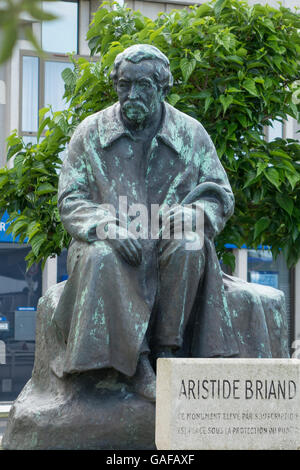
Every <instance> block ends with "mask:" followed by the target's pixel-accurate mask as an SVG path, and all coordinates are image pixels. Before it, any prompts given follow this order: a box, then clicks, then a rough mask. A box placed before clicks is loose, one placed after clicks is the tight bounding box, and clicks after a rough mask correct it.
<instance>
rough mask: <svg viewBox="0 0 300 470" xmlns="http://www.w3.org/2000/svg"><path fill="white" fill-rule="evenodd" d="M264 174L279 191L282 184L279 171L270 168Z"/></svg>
mask: <svg viewBox="0 0 300 470" xmlns="http://www.w3.org/2000/svg"><path fill="white" fill-rule="evenodd" d="M264 174H265V176H266V178H267V179H268V180H269V181H270V183H272V184H273V185H274V186H276V188H277V189H279V187H280V184H281V182H280V177H279V173H278V171H277V170H275V168H268V169H267V170H266V171H265V173H264Z"/></svg>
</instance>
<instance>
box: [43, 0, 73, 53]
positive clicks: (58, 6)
mask: <svg viewBox="0 0 300 470" xmlns="http://www.w3.org/2000/svg"><path fill="white" fill-rule="evenodd" d="M43 8H44V10H45V11H47V12H49V13H53V14H54V15H56V16H57V20H53V21H45V22H43V23H42V48H43V50H44V51H46V52H58V53H60V54H67V53H69V52H75V53H76V54H77V52H78V2H77V1H65V2H58V1H57V2H43Z"/></svg>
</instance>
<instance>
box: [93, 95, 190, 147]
mask: <svg viewBox="0 0 300 470" xmlns="http://www.w3.org/2000/svg"><path fill="white" fill-rule="evenodd" d="M163 106H164V110H163V119H162V124H161V126H160V128H159V130H158V132H157V134H156V136H155V137H156V138H159V139H161V140H162V141H163V142H164V143H165V144H166V145H168V146H169V147H171V148H172V149H173V150H175V151H176V152H177V153H180V151H181V150H182V146H183V142H182V139H181V138H180V136H179V134H180V133H179V132H178V123H177V122H176V119H175V115H174V111H175V109H174V108H173V107H172V106H170V105H169V104H168V103H165V102H164V103H163ZM175 112H176V111H175ZM98 128H99V139H100V144H101V147H102V148H105V147H108V146H109V145H111V144H112V142H114V141H115V140H117V139H119V138H120V137H122V136H124V135H127V136H128V137H131V138H132V134H131V132H130V130H129V129H127V127H125V125H124V123H123V121H122V119H121V110H120V104H119V103H115V104H114V105H113V106H110V107H109V108H107V109H105V110H104V111H103V112H100V113H99V121H98Z"/></svg>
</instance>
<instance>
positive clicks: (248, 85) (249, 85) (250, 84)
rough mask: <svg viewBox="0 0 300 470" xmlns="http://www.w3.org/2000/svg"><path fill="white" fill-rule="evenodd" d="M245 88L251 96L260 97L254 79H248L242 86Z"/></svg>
mask: <svg viewBox="0 0 300 470" xmlns="http://www.w3.org/2000/svg"><path fill="white" fill-rule="evenodd" d="M242 86H243V88H245V90H247V91H248V92H249V93H250V94H251V95H253V96H259V94H258V91H257V88H256V85H255V81H254V80H252V78H247V79H246V80H245V81H244V82H243V84H242Z"/></svg>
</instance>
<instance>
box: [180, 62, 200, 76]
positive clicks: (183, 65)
mask: <svg viewBox="0 0 300 470" xmlns="http://www.w3.org/2000/svg"><path fill="white" fill-rule="evenodd" d="M196 63H197V62H196V60H195V59H187V58H184V59H181V61H180V69H181V72H182V76H183V79H184V81H185V82H187V81H188V79H189V78H190V76H191V75H192V73H193V71H194V69H195V67H196Z"/></svg>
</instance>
